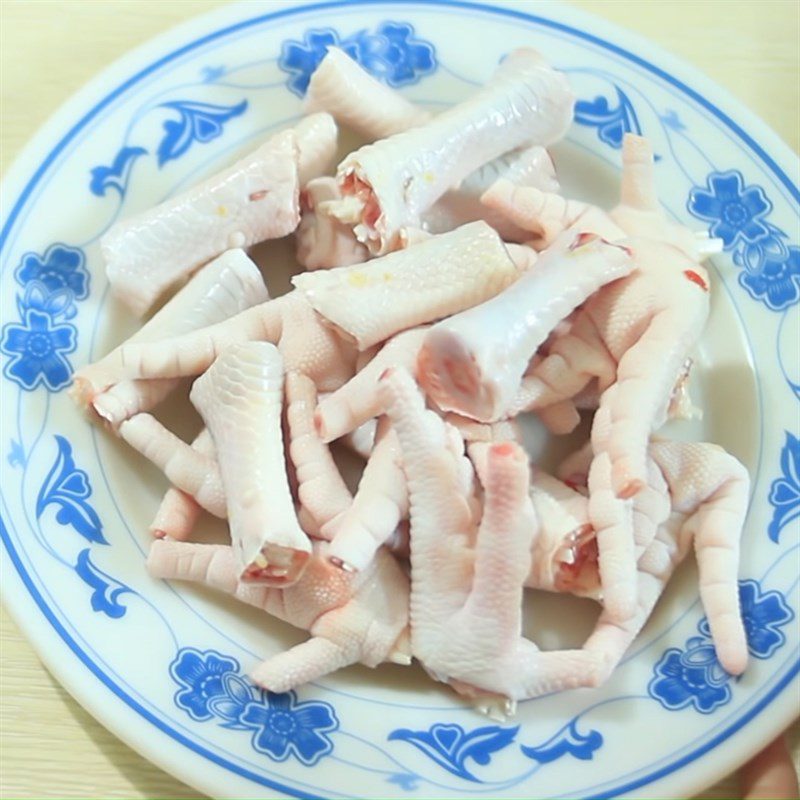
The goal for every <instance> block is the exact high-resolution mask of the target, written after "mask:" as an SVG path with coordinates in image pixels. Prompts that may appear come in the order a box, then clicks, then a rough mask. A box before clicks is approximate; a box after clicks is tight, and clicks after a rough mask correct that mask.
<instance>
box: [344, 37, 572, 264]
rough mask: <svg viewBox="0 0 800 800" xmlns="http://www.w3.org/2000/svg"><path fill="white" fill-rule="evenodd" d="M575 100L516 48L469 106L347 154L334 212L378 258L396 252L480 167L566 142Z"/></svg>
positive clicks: (534, 57)
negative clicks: (403, 235)
mask: <svg viewBox="0 0 800 800" xmlns="http://www.w3.org/2000/svg"><path fill="white" fill-rule="evenodd" d="M573 102H574V98H573V95H572V92H571V90H570V88H569V86H568V84H567V82H566V79H565V78H564V76H563V75H561V74H560V73H558V72H556V71H555V70H553V69H552V68H551V67H549V66H548V65H547V64H546V63H545V62H544V60H543V59H542V57H541V56H540V55H539V54H538V53H537V52H536V51H535V50H531V49H527V48H521V49H519V50H515V51H514V52H512V53H510V54H509V55H508V56H507V57H506V58H505V60H504V61H503V62H502V64H500V66H499V67H498V68H497V70H496V71H495V73H494V75H493V76H492V78H491V79H490V80H489V82H488V84H487V85H486V86H485V87H484V88H483V89H480V90H479V91H478V92H476V93H475V94H474V95H473V96H472V97H470V98H469V99H468V100H466V101H465V102H463V103H461V104H460V105H457V106H454V107H452V108H450V109H448V110H446V111H444V112H442V113H441V114H439V115H438V116H436V117H434V118H433V119H432V120H431V121H430V122H427V123H425V124H424V125H421V126H419V127H416V128H412V129H411V130H408V131H405V132H403V133H398V134H395V135H394V136H391V137H389V138H388V139H383V140H382V141H380V142H377V143H375V144H371V145H366V146H364V147H362V148H361V149H359V150H357V151H356V152H354V153H351V154H350V155H349V156H347V158H345V159H344V161H342V163H341V164H340V165H339V168H338V171H337V177H338V180H339V184H340V186H341V188H342V194H343V199H342V200H341V201H339V204H338V207H337V209H335V210H332V211H331V213H334V214H335V215H336V216H337V217H338V218H339V219H340V220H341V221H342V222H347V223H349V224H351V225H352V226H353V230H354V232H355V234H356V237H357V238H358V240H359V241H361V242H363V243H364V244H365V245H366V246H367V247H368V248H369V250H370V252H371V253H373V254H375V255H382V254H385V253H387V252H389V251H391V250H394V249H396V248H397V247H398V244H399V236H400V232H401V230H402V229H403V228H408V227H420V224H421V222H422V219H423V216H424V214H425V213H426V212H427V211H428V209H430V208H431V206H432V205H433V204H434V203H435V202H436V201H437V200H438V199H439V198H440V197H441V196H442V195H443V194H444V193H445V192H447V191H448V190H450V189H451V188H452V187H454V186H457V185H458V184H459V183H460V182H461V181H462V180H463V179H464V178H466V177H467V176H468V175H469V174H470V173H472V172H474V171H475V170H476V169H478V168H479V167H480V166H482V165H483V164H486V163H487V162H489V161H492V160H493V159H495V158H497V157H498V156H500V155H502V154H503V153H507V152H508V151H510V150H513V149H515V148H517V147H520V146H521V145H548V144H550V143H552V142H555V141H557V140H558V139H560V138H561V137H562V136H563V135H564V133H565V132H566V130H567V128H568V127H569V124H570V122H571V121H572V108H573Z"/></svg>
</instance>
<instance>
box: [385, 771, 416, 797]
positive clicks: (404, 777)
mask: <svg viewBox="0 0 800 800" xmlns="http://www.w3.org/2000/svg"><path fill="white" fill-rule="evenodd" d="M386 780H387V781H388V782H389V783H393V784H395V785H396V786H399V787H400V788H401V789H402V790H403V791H405V792H413V791H415V790H416V788H417V781H418V780H419V776H417V775H413V774H412V773H410V772H396V773H395V774H394V775H392V776H391V777H389V778H387V779H386Z"/></svg>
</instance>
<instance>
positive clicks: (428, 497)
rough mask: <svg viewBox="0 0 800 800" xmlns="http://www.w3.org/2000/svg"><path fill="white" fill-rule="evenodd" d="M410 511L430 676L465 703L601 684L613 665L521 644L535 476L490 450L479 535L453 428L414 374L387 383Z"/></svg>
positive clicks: (419, 651)
mask: <svg viewBox="0 0 800 800" xmlns="http://www.w3.org/2000/svg"><path fill="white" fill-rule="evenodd" d="M381 390H382V396H383V398H384V401H385V403H386V409H387V414H388V415H389V418H390V419H391V421H392V424H393V426H394V428H395V430H396V431H397V436H398V439H399V441H400V446H401V450H402V454H403V468H404V471H405V473H406V478H407V481H408V489H409V497H410V505H411V576H412V582H411V647H412V652H413V653H414V655H415V656H416V657H417V658H419V660H420V661H421V662H422V664H423V665H424V666H425V668H426V669H427V670H428V672H430V673H431V675H433V677H435V678H437V679H438V680H441V681H447V682H450V683H451V685H453V686H454V688H455V689H456V690H457V691H459V692H460V693H463V694H468V695H471V696H477V695H481V694H485V693H487V692H488V693H490V694H499V695H503V696H505V697H507V698H509V699H511V700H519V699H523V698H527V697H533V696H536V695H539V694H542V693H545V692H550V691H556V690H559V689H565V688H573V687H577V686H591V685H596V683H597V682H598V681H599V680H600V678H601V676H602V675H603V674H604V663H603V661H604V656H603V655H602V654H597V653H590V652H586V651H560V652H550V653H543V652H540V651H539V649H538V648H537V647H536V645H535V644H534V643H533V642H531V641H529V640H527V639H524V638H522V636H521V626H522V619H521V613H522V612H521V603H522V591H523V589H522V584H523V581H524V580H525V578H526V577H527V575H528V572H529V570H530V563H531V545H532V542H533V539H534V537H535V535H536V529H537V520H536V516H535V514H534V512H533V508H532V506H531V501H530V498H529V496H528V491H529V467H528V460H527V457H526V456H525V454H524V451H522V449H521V448H520V447H519V446H518V445H516V444H514V443H511V442H504V443H497V444H491V445H487V447H488V448H489V449H488V455H487V457H486V470H485V475H484V480H483V487H484V493H485V500H484V509H483V518H482V519H481V522H480V526H478V525H477V524H476V520H475V519H474V517H473V514H472V512H471V510H470V506H469V503H468V502H467V499H466V497H465V496H464V493H463V488H461V486H460V478H459V475H458V469H457V464H456V461H455V459H454V457H453V453H452V451H451V450H449V449H448V447H447V442H446V433H445V426H444V423H443V422H442V421H441V419H440V418H439V417H438V416H437V415H436V414H435V413H434V412H431V411H426V410H425V408H424V405H423V401H422V397H421V395H420V393H419V391H418V389H417V387H416V385H415V384H414V382H413V380H412V379H411V377H410V376H409V375H408V374H407V373H403V372H401V371H392V372H391V373H389V374H388V375H387V376H385V377H384V379H383V380H382V381H381Z"/></svg>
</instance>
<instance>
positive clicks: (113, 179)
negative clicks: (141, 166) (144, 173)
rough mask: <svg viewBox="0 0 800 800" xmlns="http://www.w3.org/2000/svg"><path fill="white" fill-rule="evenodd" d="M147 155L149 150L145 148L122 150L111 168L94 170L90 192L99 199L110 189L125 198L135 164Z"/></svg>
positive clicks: (105, 167) (103, 167) (95, 168)
mask: <svg viewBox="0 0 800 800" xmlns="http://www.w3.org/2000/svg"><path fill="white" fill-rule="evenodd" d="M146 154H147V150H145V148H144V147H123V148H121V149H120V151H119V152H118V153H117V155H116V156H115V157H114V161H113V163H112V164H111V166H108V167H107V166H99V167H94V168H93V169H92V171H91V176H92V179H91V181H90V182H89V191H90V192H91V193H92V194H95V195H97V196H98V197H103V196H105V194H106V193H107V192H108V190H109V189H114V190H115V191H116V192H117V193H118V194H119V196H120V197H125V191H126V189H127V188H128V181H129V180H130V177H131V170H132V169H133V165H134V162H135V161H136V159H137V158H139V157H140V156H143V155H146Z"/></svg>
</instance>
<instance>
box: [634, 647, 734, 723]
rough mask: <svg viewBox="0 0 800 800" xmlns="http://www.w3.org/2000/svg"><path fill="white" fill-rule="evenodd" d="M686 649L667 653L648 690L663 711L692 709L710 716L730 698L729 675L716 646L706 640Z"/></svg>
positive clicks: (675, 649) (671, 649)
mask: <svg viewBox="0 0 800 800" xmlns="http://www.w3.org/2000/svg"><path fill="white" fill-rule="evenodd" d="M686 646H687V649H686V650H679V649H678V648H676V647H673V648H670V649H669V650H667V651H666V652H665V653H664V655H663V656H662V657H661V660H660V661H659V662H658V663H657V664H656V665H655V667H654V670H653V671H654V673H655V674H654V676H653V678H652V679H651V681H650V683H649V685H648V687H647V691H648V692H649V693H650V696H651V697H653V698H655V699H656V700H658V701H659V702H660V703H661V705H663V706H664V708H668V709H670V710H673V711H674V710H677V709H679V708H685V707H686V706H689V705H691V706H693V707H694V708H695V710H696V711H699V712H700V713H701V714H710V713H711V712H712V711H713V710H714V709H715V708H717V707H718V706H721V705H724V704H725V703H727V702H728V701H729V700H730V699H731V688H730V686H729V685H728V682H729V681H730V675H728V673H727V672H725V670H724V669H723V668H722V667H721V666H720V663H719V661H717V653H716V651H715V650H714V645H713V644H711V643H710V642H709V640H708V639H706V638H703V637H699V636H698V637H694V638H692V639H689V641H688V642H687V643H686Z"/></svg>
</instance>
